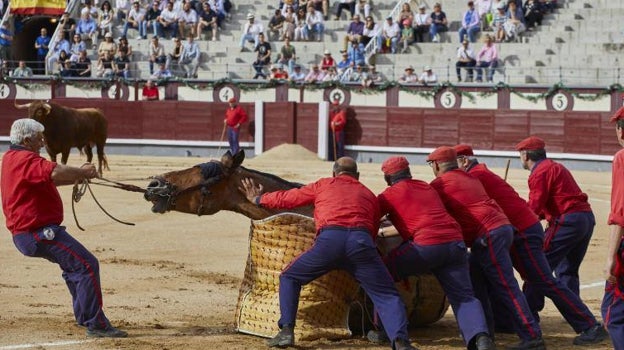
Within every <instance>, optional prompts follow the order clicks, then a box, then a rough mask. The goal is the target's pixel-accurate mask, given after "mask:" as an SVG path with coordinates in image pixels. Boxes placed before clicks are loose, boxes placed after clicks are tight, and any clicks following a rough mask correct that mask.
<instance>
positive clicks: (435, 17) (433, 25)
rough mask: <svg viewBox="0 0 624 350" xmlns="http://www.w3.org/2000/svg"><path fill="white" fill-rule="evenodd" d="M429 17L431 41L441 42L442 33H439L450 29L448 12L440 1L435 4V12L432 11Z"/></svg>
mask: <svg viewBox="0 0 624 350" xmlns="http://www.w3.org/2000/svg"><path fill="white" fill-rule="evenodd" d="M429 19H430V26H429V35H430V36H431V41H432V42H434V43H438V42H440V34H438V33H442V32H446V31H448V20H447V18H446V13H444V11H442V5H440V3H438V2H436V3H435V4H434V5H433V12H431V15H430V17H429Z"/></svg>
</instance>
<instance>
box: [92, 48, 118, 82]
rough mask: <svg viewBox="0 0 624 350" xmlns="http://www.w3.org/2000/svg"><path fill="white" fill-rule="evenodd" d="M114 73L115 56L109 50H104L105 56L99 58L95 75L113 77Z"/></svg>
mask: <svg viewBox="0 0 624 350" xmlns="http://www.w3.org/2000/svg"><path fill="white" fill-rule="evenodd" d="M114 75H115V72H114V71H113V57H112V56H111V55H110V54H109V53H108V52H104V56H103V57H102V58H100V59H99V60H98V65H97V72H96V74H95V76H96V77H98V78H112V77H113V76H114Z"/></svg>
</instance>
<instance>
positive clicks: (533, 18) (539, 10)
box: [522, 0, 544, 30]
mask: <svg viewBox="0 0 624 350" xmlns="http://www.w3.org/2000/svg"><path fill="white" fill-rule="evenodd" d="M522 10H523V11H522V12H524V21H525V23H526V27H527V30H533V29H534V28H535V27H536V25H540V26H541V25H542V19H543V18H544V8H543V7H542V4H541V3H540V2H539V1H535V0H527V1H526V2H525V3H524V6H523V7H522Z"/></svg>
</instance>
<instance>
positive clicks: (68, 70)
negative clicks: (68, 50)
mask: <svg viewBox="0 0 624 350" xmlns="http://www.w3.org/2000/svg"><path fill="white" fill-rule="evenodd" d="M59 66H60V70H59V74H60V75H61V77H63V78H74V77H76V70H75V69H74V63H73V62H72V61H70V60H69V59H67V60H65V61H63V63H61V61H59Z"/></svg>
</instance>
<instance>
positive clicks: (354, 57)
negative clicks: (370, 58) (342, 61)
mask: <svg viewBox="0 0 624 350" xmlns="http://www.w3.org/2000/svg"><path fill="white" fill-rule="evenodd" d="M347 54H348V55H349V61H351V62H353V63H355V64H356V65H357V64H360V63H361V64H365V63H366V57H365V56H364V45H362V44H358V43H357V42H352V43H351V46H349V49H348V50H347Z"/></svg>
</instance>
